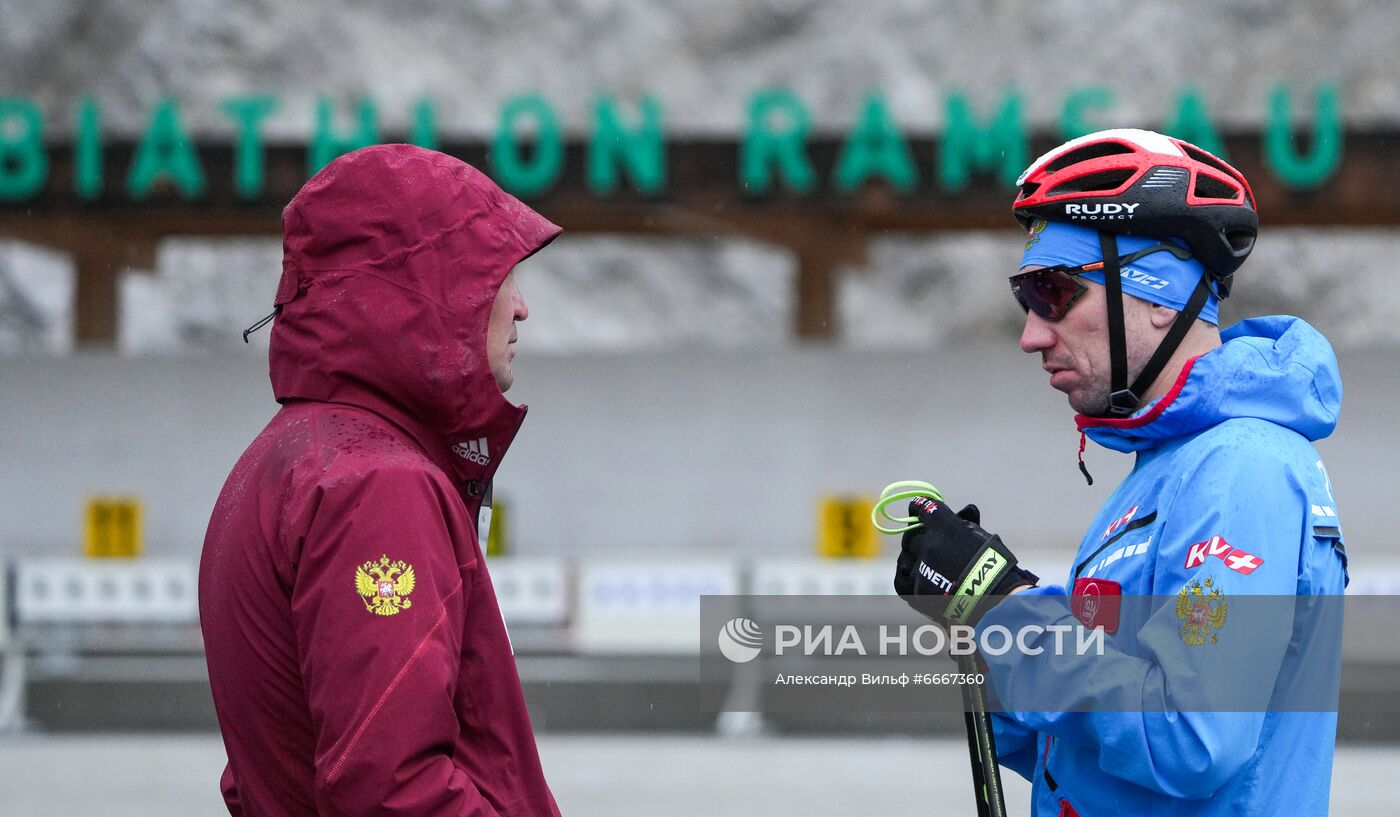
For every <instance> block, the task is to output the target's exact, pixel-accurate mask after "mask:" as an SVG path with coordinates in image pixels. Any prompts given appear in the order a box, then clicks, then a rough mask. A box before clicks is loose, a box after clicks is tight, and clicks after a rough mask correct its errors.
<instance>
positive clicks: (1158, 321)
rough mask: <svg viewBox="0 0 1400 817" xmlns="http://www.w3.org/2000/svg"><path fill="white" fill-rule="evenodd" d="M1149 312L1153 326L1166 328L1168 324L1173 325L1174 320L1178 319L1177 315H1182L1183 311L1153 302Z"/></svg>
mask: <svg viewBox="0 0 1400 817" xmlns="http://www.w3.org/2000/svg"><path fill="white" fill-rule="evenodd" d="M1148 314H1149V317H1150V318H1151V320H1152V326H1153V328H1155V329H1166V328H1167V327H1168V326H1171V325H1172V322H1173V321H1175V320H1176V316H1177V315H1180V314H1181V313H1180V312H1178V311H1176V310H1175V309H1172V308H1171V307H1169V306H1162V305H1161V304H1152V309H1151V310H1150V311H1149V313H1148Z"/></svg>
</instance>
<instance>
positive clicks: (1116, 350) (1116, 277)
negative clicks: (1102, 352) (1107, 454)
mask: <svg viewBox="0 0 1400 817" xmlns="http://www.w3.org/2000/svg"><path fill="white" fill-rule="evenodd" d="M1099 248H1100V249H1101V250H1102V252H1103V275H1104V290H1105V291H1106V292H1107V295H1108V356H1109V366H1110V378H1111V379H1110V385H1111V388H1112V391H1111V393H1110V394H1109V397H1108V413H1109V414H1110V415H1111V416H1113V417H1127V416H1128V415H1130V414H1132V413H1133V412H1135V411H1137V409H1138V406H1139V404H1140V403H1141V402H1142V395H1143V394H1146V393H1147V390H1148V389H1150V388H1152V384H1153V382H1155V381H1156V380H1157V376H1158V375H1160V374H1161V373H1162V369H1163V368H1165V367H1166V365H1167V361H1169V360H1171V356H1172V355H1173V354H1174V353H1175V352H1176V350H1177V347H1179V346H1180V345H1181V341H1182V339H1183V338H1185V337H1186V333H1187V331H1189V330H1190V329H1191V324H1193V323H1195V321H1196V318H1197V317H1198V316H1200V314H1201V309H1202V308H1203V307H1204V306H1205V305H1206V300H1207V299H1208V298H1209V297H1210V292H1211V290H1210V281H1209V278H1210V273H1209V272H1205V273H1202V275H1201V278H1200V280H1199V281H1197V282H1196V288H1195V289H1194V290H1193V291H1192V292H1191V297H1190V298H1189V299H1188V300H1187V301H1186V308H1185V309H1183V310H1181V312H1180V313H1178V314H1177V316H1176V320H1175V321H1173V322H1172V326H1171V329H1169V330H1167V335H1166V337H1164V338H1162V342H1161V343H1160V344H1158V345H1157V350H1156V351H1155V352H1153V353H1152V357H1150V358H1149V359H1148V361H1147V365H1146V366H1144V367H1143V368H1142V371H1141V372H1140V373H1139V374H1138V376H1137V379H1135V380H1134V381H1133V385H1132V386H1131V387H1130V386H1128V350H1127V346H1128V344H1127V332H1126V330H1125V328H1124V325H1123V279H1122V269H1121V268H1120V266H1119V263H1118V239H1117V237H1116V236H1115V235H1114V234H1113V233H1110V232H1100V233H1099Z"/></svg>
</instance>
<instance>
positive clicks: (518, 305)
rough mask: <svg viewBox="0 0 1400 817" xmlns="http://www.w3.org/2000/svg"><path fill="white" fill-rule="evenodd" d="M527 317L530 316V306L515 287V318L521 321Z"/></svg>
mask: <svg viewBox="0 0 1400 817" xmlns="http://www.w3.org/2000/svg"><path fill="white" fill-rule="evenodd" d="M528 317H530V306H529V304H527V303H525V296H524V295H523V294H521V292H520V290H518V289H517V290H516V291H515V319H516V320H517V321H523V320H525V319H526V318H528Z"/></svg>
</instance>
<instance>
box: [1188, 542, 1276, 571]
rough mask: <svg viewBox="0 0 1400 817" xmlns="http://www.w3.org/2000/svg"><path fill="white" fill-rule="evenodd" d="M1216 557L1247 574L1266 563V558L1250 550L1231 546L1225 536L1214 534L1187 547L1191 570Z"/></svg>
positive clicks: (1235, 569)
mask: <svg viewBox="0 0 1400 817" xmlns="http://www.w3.org/2000/svg"><path fill="white" fill-rule="evenodd" d="M1212 556H1213V557H1215V558H1217V559H1219V560H1220V561H1222V562H1224V563H1225V566H1226V567H1228V568H1230V569H1231V570H1233V571H1235V572H1236V573H1242V574H1244V575H1246V576H1248V575H1249V574H1251V573H1253V572H1254V571H1255V570H1257V569H1259V567H1260V566H1261V565H1263V564H1264V560H1263V559H1260V558H1259V557H1258V556H1255V555H1254V554H1253V553H1249V552H1248V551H1243V550H1240V549H1239V548H1237V547H1231V546H1230V543H1229V542H1227V541H1225V537H1223V536H1212V537H1210V538H1209V539H1207V540H1205V541H1204V542H1197V543H1196V544H1194V545H1192V546H1191V547H1189V548H1187V549H1186V567H1187V569H1188V570H1189V569H1190V568H1193V567H1200V566H1201V565H1203V564H1205V563H1206V559H1207V558H1209V557H1212Z"/></svg>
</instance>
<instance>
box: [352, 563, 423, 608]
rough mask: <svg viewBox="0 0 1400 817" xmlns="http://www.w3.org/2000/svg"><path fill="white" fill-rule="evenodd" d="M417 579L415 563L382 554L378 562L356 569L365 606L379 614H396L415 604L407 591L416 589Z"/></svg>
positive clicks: (359, 589) (359, 591) (356, 579)
mask: <svg viewBox="0 0 1400 817" xmlns="http://www.w3.org/2000/svg"><path fill="white" fill-rule="evenodd" d="M414 584H416V579H415V578H414V576H413V565H411V564H408V563H407V562H404V561H403V560H399V561H396V562H391V561H389V557H388V556H383V557H381V558H380V559H379V561H378V562H375V561H368V562H365V563H364V564H362V565H360V566H359V567H358V568H356V569H355V592H357V593H359V594H360V598H361V599H362V600H363V601H364V603H365V609H366V610H368V611H369V612H371V613H374V614H375V615H378V616H392V615H397V614H398V613H399V611H401V610H407V609H408V608H409V607H412V606H413V602H411V601H409V600H408V594H409V593H412V592H413V587H414Z"/></svg>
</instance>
